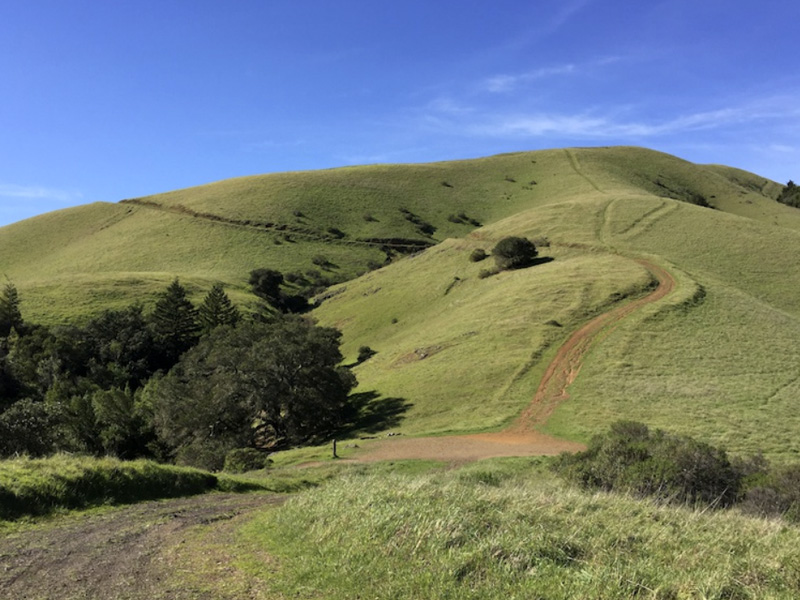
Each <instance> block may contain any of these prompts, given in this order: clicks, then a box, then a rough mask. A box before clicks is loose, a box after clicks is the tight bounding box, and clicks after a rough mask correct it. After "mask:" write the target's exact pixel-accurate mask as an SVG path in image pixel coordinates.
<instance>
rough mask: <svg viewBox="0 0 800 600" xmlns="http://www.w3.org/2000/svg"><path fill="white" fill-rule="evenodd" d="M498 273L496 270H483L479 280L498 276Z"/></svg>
mask: <svg viewBox="0 0 800 600" xmlns="http://www.w3.org/2000/svg"><path fill="white" fill-rule="evenodd" d="M496 274H497V271H495V270H494V269H481V271H480V273H478V279H486V278H487V277H491V276H492V275H496Z"/></svg>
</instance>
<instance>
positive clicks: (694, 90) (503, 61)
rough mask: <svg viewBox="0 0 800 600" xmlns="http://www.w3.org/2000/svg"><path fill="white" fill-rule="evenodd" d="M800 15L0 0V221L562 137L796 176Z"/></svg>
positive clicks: (602, 6)
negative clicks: (226, 182)
mask: <svg viewBox="0 0 800 600" xmlns="http://www.w3.org/2000/svg"><path fill="white" fill-rule="evenodd" d="M799 23H800V2H796V1H795V0H780V1H778V0H758V1H755V0H753V1H751V0H667V1H661V0H648V1H642V2H636V1H634V0H536V1H534V0H527V1H522V0H492V1H489V0H482V1H476V0H458V1H456V0H424V1H422V0H401V1H394V2H382V1H380V0H336V1H333V0H258V1H256V0H252V1H251V0H230V1H227V2H223V1H221V0H158V1H152V0H113V1H107V0H92V1H88V0H69V1H66V0H26V1H24V2H23V1H21V0H0V86H1V87H0V224H5V223H9V222H12V221H16V220H19V219H23V218H26V217H28V216H31V215H34V214H38V213H42V212H47V211H51V210H56V209H59V208H63V207H66V206H70V205H74V204H83V203H88V202H94V201H98V200H103V201H109V202H115V201H118V200H121V199H123V198H131V197H138V196H143V195H147V194H153V193H158V192H163V191H168V190H171V189H177V188H182V187H188V186H191V185H199V184H202V183H207V182H210V181H215V180H219V179H224V178H228V177H234V176H239V175H252V174H258V173H267V172H274V171H293V170H305V169H319V168H327V167H335V166H344V165H352V164H365V163H375V162H389V163H398V162H428V161H435V160H446V159H455V158H471V157H478V156H486V155H490V154H495V153H499V152H508V151H515V150H536V149H542V148H553V147H563V146H594V145H616V144H633V145H642V146H648V147H651V148H655V149H657V150H662V151H665V152H669V153H672V154H676V155H678V156H681V157H683V158H686V159H688V160H691V161H694V162H703V163H705V162H714V163H723V164H728V165H732V166H736V167H740V168H743V169H747V170H750V171H754V172H757V173H759V174H761V175H764V176H766V177H770V178H772V179H775V180H778V181H780V182H782V183H785V182H786V181H787V180H788V179H791V178H794V179H795V180H798V179H800V66H798V65H799V64H800V63H798V55H799V54H798V44H797V39H798V37H797V28H798V24H799Z"/></svg>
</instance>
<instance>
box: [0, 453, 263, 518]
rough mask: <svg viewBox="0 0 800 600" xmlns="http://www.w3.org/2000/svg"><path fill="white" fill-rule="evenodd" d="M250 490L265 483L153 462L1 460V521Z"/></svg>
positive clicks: (61, 458) (73, 458) (56, 458)
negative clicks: (220, 492)
mask: <svg viewBox="0 0 800 600" xmlns="http://www.w3.org/2000/svg"><path fill="white" fill-rule="evenodd" d="M216 489H219V490H222V491H250V490H253V489H265V486H262V485H259V484H258V483H257V482H256V483H254V482H253V481H248V480H246V479H244V478H231V477H228V476H221V477H217V476H215V475H212V474H211V473H207V472H205V471H200V470H197V469H189V468H184V467H174V466H169V465H160V464H157V463H154V462H151V461H146V460H137V461H120V460H117V459H113V458H102V459H97V458H90V457H76V456H67V455H57V456H53V457H50V458H42V459H30V458H16V459H8V460H3V461H0V520H2V519H16V518H19V517H22V516H37V515H46V514H49V513H51V512H54V511H58V510H62V509H83V508H87V507H91V506H98V505H104V504H125V503H130V502H139V501H141V500H154V499H159V498H174V497H177V496H189V495H193V494H201V493H205V492H208V491H212V490H216Z"/></svg>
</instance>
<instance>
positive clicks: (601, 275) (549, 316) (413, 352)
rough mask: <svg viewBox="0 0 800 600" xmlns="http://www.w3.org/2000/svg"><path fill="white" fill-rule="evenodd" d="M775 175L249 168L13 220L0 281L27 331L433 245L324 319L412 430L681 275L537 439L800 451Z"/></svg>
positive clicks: (538, 157)
mask: <svg viewBox="0 0 800 600" xmlns="http://www.w3.org/2000/svg"><path fill="white" fill-rule="evenodd" d="M779 192H780V186H779V185H778V184H776V183H774V182H770V181H768V180H766V179H764V178H762V177H759V176H757V175H754V174H750V173H746V172H743V171H740V170H737V169H732V168H728V167H722V166H702V165H694V164H692V163H688V162H686V161H683V160H681V159H678V158H676V157H672V156H669V155H665V154H662V153H658V152H654V151H650V150H644V149H640V148H592V149H589V148H586V149H567V150H548V151H539V152H526V153H517V154H509V155H500V156H494V157H490V158H484V159H477V160H466V161H456V162H443V163H434V164H426V165H380V166H369V167H353V168H345V169H332V170H327V171H315V172H307V173H284V174H275V175H264V176H255V177H244V178H239V179H234V180H228V181H222V182H218V183H214V184H209V185H205V186H200V187H197V188H190V189H186V190H180V191H176V192H170V193H166V194H161V195H157V196H151V197H148V198H141V199H132V200H129V201H124V202H121V203H119V204H102V203H98V204H92V205H87V206H84V207H78V208H75V209H69V210H65V211H59V212H56V213H51V214H48V215H43V216H41V217H37V218H34V219H29V220H27V221H23V222H21V223H17V224H14V225H11V226H8V227H5V228H2V229H0V272H2V273H4V274H7V275H8V276H9V277H10V278H11V279H12V280H13V281H14V282H15V283H16V285H17V286H18V288H19V290H20V293H21V296H22V298H23V305H22V308H23V312H24V314H25V316H26V317H28V318H29V319H31V320H34V321H43V322H50V323H53V322H59V321H63V320H67V319H80V318H84V317H85V316H86V315H89V314H92V313H93V312H95V311H97V310H99V309H100V308H104V307H119V306H123V305H125V304H127V303H129V302H131V301H133V300H139V301H144V302H147V301H149V300H150V299H151V298H152V296H153V294H154V292H156V291H157V290H160V289H163V288H164V287H165V286H166V284H167V283H168V282H169V281H170V280H171V279H172V278H173V277H174V276H176V275H179V276H180V277H181V280H182V282H183V283H184V284H185V285H186V286H187V287H188V288H189V290H190V292H192V293H193V294H194V297H195V298H199V297H200V296H201V295H202V294H204V293H205V291H207V290H208V289H209V287H210V286H211V284H212V283H213V282H214V281H222V282H224V283H225V284H226V285H227V286H228V291H229V293H230V294H231V296H232V298H233V299H234V300H235V301H236V302H238V303H239V304H241V305H245V306H246V304H247V303H248V302H250V301H251V300H250V295H249V294H248V292H247V286H246V279H247V275H248V273H249V271H250V270H251V269H254V268H257V267H271V268H277V269H280V270H281V271H283V272H290V271H306V270H308V269H311V268H314V269H318V268H319V267H317V266H315V265H314V264H313V262H312V261H313V259H314V258H315V257H318V256H320V255H321V256H324V257H325V258H326V259H327V260H328V261H329V262H330V263H331V266H329V267H328V269H329V271H328V273H327V274H328V275H329V276H331V277H339V278H341V279H351V278H353V277H355V276H356V275H357V274H359V273H362V272H364V271H365V270H366V266H367V264H368V263H370V262H373V263H374V262H382V261H384V259H385V258H386V251H387V248H386V245H387V244H388V245H389V246H393V248H392V247H390V248H389V249H388V250H389V254H393V255H395V256H396V257H397V256H399V255H398V253H399V252H400V251H402V250H403V249H404V246H407V245H409V244H422V245H433V244H435V245H434V246H432V247H431V248H430V249H428V250H426V251H425V252H422V253H421V254H418V255H416V256H413V257H407V258H403V259H401V260H396V261H395V262H393V263H392V264H390V265H388V266H386V267H384V268H382V269H379V270H376V271H372V272H369V273H367V274H365V275H363V276H362V277H359V278H357V279H351V280H350V281H348V282H347V283H344V284H342V285H340V286H338V287H335V288H334V289H333V290H332V292H333V293H334V295H333V296H332V297H331V298H330V299H328V300H327V301H325V302H324V303H323V304H322V305H321V307H320V308H318V309H317V310H315V312H314V316H315V317H316V318H317V319H319V321H320V322H321V323H322V324H326V325H335V326H337V327H339V328H341V330H342V331H343V333H344V344H345V345H344V350H345V353H346V355H347V356H348V360H350V361H353V360H355V357H356V355H357V351H358V348H359V347H360V346H362V345H368V346H370V347H372V348H373V349H375V350H377V352H378V353H377V355H376V356H374V357H373V358H371V359H370V360H368V361H367V362H365V363H364V364H362V365H360V366H358V367H357V368H356V373H357V375H358V378H359V381H360V382H361V385H360V390H359V391H362V392H369V393H370V394H372V395H374V396H375V397H376V398H383V399H387V398H393V399H395V401H394V405H395V406H405V407H406V409H407V410H406V411H405V413H404V414H403V415H402V417H403V419H402V420H401V421H400V423H399V427H400V429H401V430H402V431H403V432H404V433H407V434H431V433H436V434H438V433H446V432H466V431H478V430H486V429H497V428H500V427H502V426H504V425H506V424H508V423H509V422H510V421H511V420H513V419H514V418H515V416H517V415H518V414H519V413H520V411H521V410H522V409H523V408H524V407H525V405H526V404H527V403H528V402H529V401H530V399H531V397H532V395H533V392H534V391H535V389H536V386H537V384H538V381H539V379H540V377H541V374H542V372H543V369H544V368H545V366H546V364H547V361H548V360H549V358H550V357H551V356H552V355H553V354H554V352H555V349H556V348H557V347H558V345H559V344H560V343H561V342H562V341H563V340H565V339H566V338H567V336H568V335H569V334H570V332H571V331H573V330H575V329H576V328H577V326H578V325H579V324H581V323H583V322H585V321H586V320H587V319H589V318H590V317H591V316H592V315H595V314H598V313H600V312H602V311H604V310H607V309H608V308H609V307H610V306H612V305H614V304H618V303H620V302H624V301H625V300H626V299H627V298H630V297H632V296H636V295H640V294H643V293H644V292H645V290H646V288H647V287H648V286H649V285H650V283H651V279H652V277H651V275H650V274H649V273H648V272H647V270H646V269H644V268H643V267H642V266H641V265H640V264H639V263H637V262H635V260H634V259H635V258H641V257H645V258H648V259H649V260H650V261H652V262H653V263H655V264H658V265H660V266H662V267H664V268H666V269H667V270H668V271H669V272H670V273H672V276H673V277H674V278H675V279H676V281H677V284H678V285H677V287H676V289H675V290H674V291H673V292H672V293H671V294H670V295H669V296H668V297H666V298H664V299H663V300H661V301H659V302H658V303H656V304H654V305H651V306H648V307H647V308H646V309H644V310H642V311H639V312H637V313H635V314H634V315H633V316H631V317H629V318H628V319H626V320H625V321H624V322H623V323H621V324H620V325H619V326H617V327H615V328H613V329H611V330H609V331H607V332H605V333H604V336H603V337H602V339H601V341H600V343H598V344H596V345H595V346H594V347H593V348H592V349H591V351H590V353H589V355H588V356H587V358H586V360H585V363H584V365H583V367H582V369H581V371H580V375H579V377H578V378H577V380H576V381H575V383H574V384H573V386H572V388H571V389H570V396H571V397H570V399H569V400H568V401H567V402H564V403H563V404H562V405H561V407H560V408H559V410H558V411H557V412H556V413H555V415H554V416H553V418H552V419H551V420H550V422H549V423H548V425H547V429H548V430H549V431H550V432H552V433H556V434H559V435H562V436H566V437H569V438H572V439H576V440H586V439H588V437H589V436H590V435H591V434H592V432H593V431H596V430H598V429H604V428H605V427H606V426H607V425H608V424H609V423H610V422H612V421H614V420H616V419H617V418H619V416H621V415H625V416H628V417H630V418H636V419H639V420H642V421H645V422H647V423H649V424H651V425H653V426H655V427H667V426H668V427H670V428H672V429H677V430H679V431H680V432H682V433H690V434H692V435H695V436H698V437H706V438H709V439H711V440H712V441H714V442H717V443H722V444H723V445H726V446H727V447H729V448H730V449H731V450H734V451H750V450H755V449H757V448H762V449H764V450H765V451H766V452H767V453H768V454H769V455H771V456H773V457H776V458H795V457H796V455H797V454H798V453H800V444H798V442H797V440H796V435H795V432H796V431H797V430H798V426H800V422H798V417H797V416H796V411H795V410H794V407H795V404H796V401H797V397H798V392H800V388H799V387H798V386H800V383H799V382H800V349H798V347H797V344H796V343H795V340H796V339H798V335H799V334H800V305H798V303H797V300H796V290H797V289H800V270H799V269H797V268H796V256H797V255H798V253H799V251H800V211H798V210H797V209H794V208H791V207H788V206H784V205H782V204H779V203H777V202H776V201H775V198H776V197H777V195H778V194H779ZM508 235H524V236H528V237H530V238H532V239H537V240H545V239H547V240H549V246H546V245H543V246H542V247H541V248H540V250H541V256H543V257H546V258H547V259H548V261H543V262H542V263H541V264H538V265H536V266H534V267H532V268H529V269H524V270H520V271H514V272H506V273H501V274H498V275H494V276H492V277H487V278H481V277H480V272H481V271H482V270H484V269H486V268H489V267H491V262H492V260H491V258H490V259H487V261H485V262H481V263H473V262H471V261H470V260H469V255H470V252H471V251H472V250H473V249H475V248H484V249H485V250H487V251H490V250H491V248H492V246H493V245H494V244H495V243H496V242H497V241H499V240H500V239H501V238H503V237H505V236H508Z"/></svg>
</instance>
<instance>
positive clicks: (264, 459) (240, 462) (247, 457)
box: [223, 448, 272, 473]
mask: <svg viewBox="0 0 800 600" xmlns="http://www.w3.org/2000/svg"><path fill="white" fill-rule="evenodd" d="M271 463H272V461H271V460H270V458H269V456H267V454H266V453H264V452H262V451H261V450H257V449H256V448H236V449H234V450H231V451H230V452H228V454H227V455H226V456H225V467H224V469H223V470H224V471H226V472H227V473H246V472H247V471H256V470H258V469H266V468H267V467H268V466H269V465H270V464H271Z"/></svg>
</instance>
